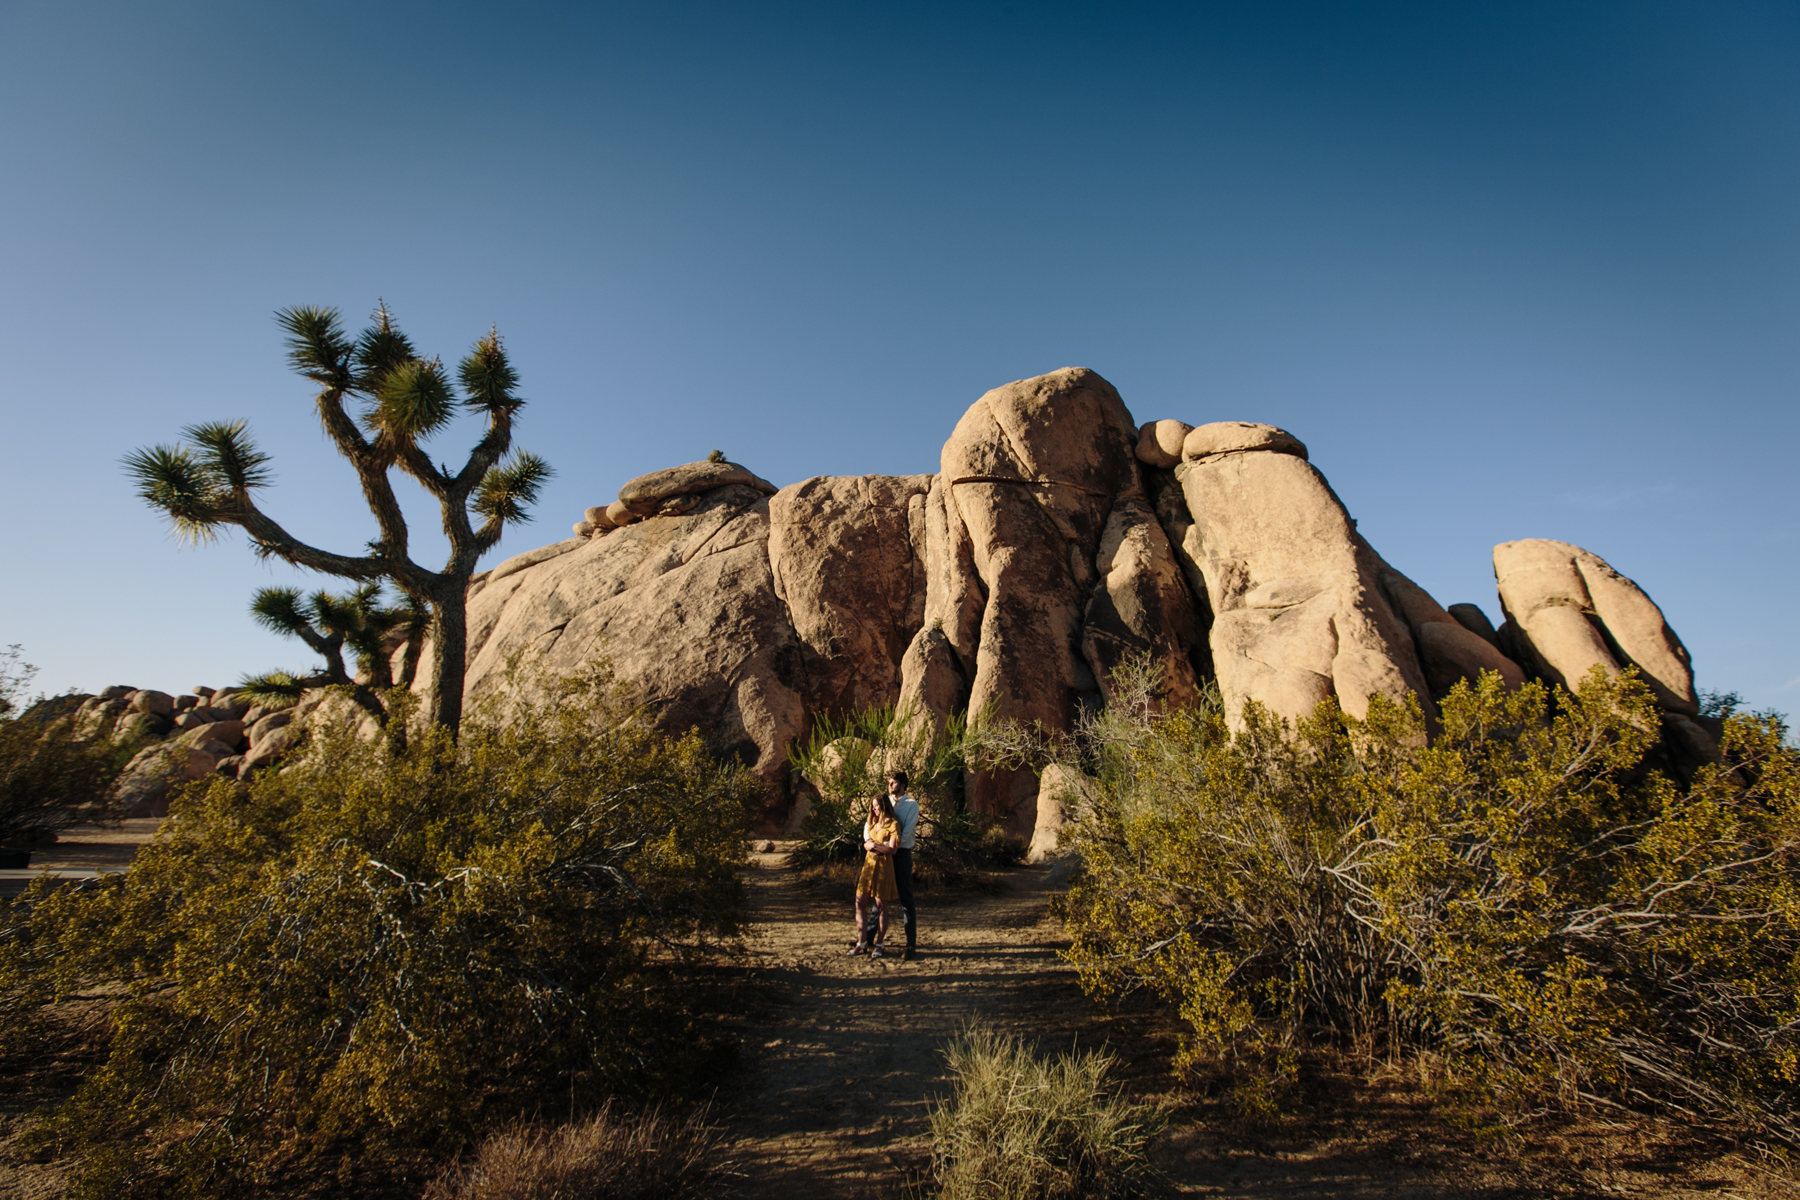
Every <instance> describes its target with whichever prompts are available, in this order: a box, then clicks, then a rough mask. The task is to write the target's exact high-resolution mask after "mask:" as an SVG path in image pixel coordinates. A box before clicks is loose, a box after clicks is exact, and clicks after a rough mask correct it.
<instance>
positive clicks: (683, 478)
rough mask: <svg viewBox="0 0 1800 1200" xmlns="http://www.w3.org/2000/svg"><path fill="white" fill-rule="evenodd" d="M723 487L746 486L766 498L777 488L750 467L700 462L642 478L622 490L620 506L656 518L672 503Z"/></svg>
mask: <svg viewBox="0 0 1800 1200" xmlns="http://www.w3.org/2000/svg"><path fill="white" fill-rule="evenodd" d="M724 487H745V488H749V489H751V490H752V491H757V492H761V493H762V494H763V495H765V496H773V495H774V494H775V485H774V484H772V483H770V482H769V481H768V480H766V479H764V478H763V477H762V476H760V475H758V474H756V473H755V472H754V471H752V470H750V468H748V467H742V466H739V465H738V464H737V463H731V462H697V463H687V464H686V465H684V466H679V467H667V468H665V469H663V470H661V471H652V472H650V473H649V474H648V475H639V476H638V477H637V478H636V479H633V480H632V481H630V482H629V483H627V484H626V485H625V486H624V487H622V488H620V489H619V503H620V504H623V505H624V506H625V507H626V508H627V509H629V510H630V511H631V512H632V513H634V514H636V515H637V516H640V517H652V516H656V515H658V514H660V513H662V511H663V510H664V509H665V508H666V507H667V506H668V504H669V502H670V501H673V500H677V499H679V498H681V497H685V496H697V495H702V494H704V493H706V492H714V491H717V490H718V489H720V488H724Z"/></svg>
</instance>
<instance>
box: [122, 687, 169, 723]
mask: <svg viewBox="0 0 1800 1200" xmlns="http://www.w3.org/2000/svg"><path fill="white" fill-rule="evenodd" d="M131 708H132V711H133V712H141V713H155V714H156V715H157V716H159V717H173V716H174V715H175V697H173V696H171V695H169V693H167V692H159V691H155V690H154V689H151V688H145V689H144V690H143V691H138V692H133V693H132V694H131Z"/></svg>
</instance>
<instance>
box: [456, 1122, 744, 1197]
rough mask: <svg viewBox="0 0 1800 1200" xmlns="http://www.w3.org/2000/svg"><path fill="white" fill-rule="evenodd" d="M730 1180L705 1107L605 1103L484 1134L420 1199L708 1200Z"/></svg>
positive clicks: (720, 1142) (729, 1167) (720, 1140)
mask: <svg viewBox="0 0 1800 1200" xmlns="http://www.w3.org/2000/svg"><path fill="white" fill-rule="evenodd" d="M735 1175H736V1169H735V1166H734V1164H733V1162H732V1160H731V1158H730V1156H729V1153H728V1151H727V1148H726V1146H725V1143H724V1139H723V1137H722V1136H721V1134H720V1131H719V1130H718V1129H717V1128H716V1127H715V1126H713V1125H710V1124H708V1122H707V1119H706V1113H705V1110H703V1109H702V1110H699V1111H695V1112H692V1113H689V1114H687V1115H685V1116H672V1115H669V1114H668V1113H665V1112H663V1111H662V1110H660V1109H656V1108H651V1109H648V1110H646V1111H644V1112H641V1113H638V1114H636V1115H627V1114H625V1113H623V1112H621V1111H619V1110H618V1109H616V1108H615V1106H614V1105H612V1104H611V1103H608V1104H605V1105H603V1106H602V1107H601V1108H600V1110H599V1111H598V1112H596V1113H594V1115H592V1116H591V1117H588V1118H587V1119H585V1120H579V1121H574V1122H571V1123H570V1124H566V1125H559V1126H546V1125H542V1124H517V1125H513V1126H510V1127H508V1128H506V1129H502V1130H500V1131H499V1132H497V1133H494V1134H491V1135H489V1136H488V1137H487V1138H486V1139H484V1140H483V1141H482V1143H481V1147H480V1149H479V1150H477V1151H476V1153H475V1155H474V1156H473V1157H472V1158H471V1159H470V1161H469V1162H468V1163H466V1164H464V1165H462V1166H459V1167H457V1168H455V1169H453V1170H451V1171H447V1172H445V1173H444V1174H443V1175H442V1176H440V1177H439V1178H438V1179H437V1180H436V1181H435V1182H434V1183H433V1184H432V1185H431V1186H430V1187H429V1188H427V1189H426V1191H425V1200H711V1197H714V1196H721V1195H725V1194H727V1193H728V1192H729V1190H730V1186H731V1181H732V1179H733V1177H734V1176H735Z"/></svg>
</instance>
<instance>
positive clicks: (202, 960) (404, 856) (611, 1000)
mask: <svg viewBox="0 0 1800 1200" xmlns="http://www.w3.org/2000/svg"><path fill="white" fill-rule="evenodd" d="M348 725H349V723H348V722H346V723H343V724H340V725H336V726H330V725H328V726H326V727H325V728H315V729H314V731H313V736H312V740H311V742H310V746H309V749H308V750H307V752H306V753H305V754H304V755H303V756H301V757H300V758H299V759H298V761H295V762H294V763H293V764H292V765H290V766H288V767H286V768H284V769H283V770H281V771H279V772H268V773H265V774H263V775H260V776H258V777H257V779H256V780H255V781H254V782H253V783H252V784H250V785H249V786H248V787H245V786H243V785H239V784H233V783H231V782H227V781H218V782H215V783H213V784H211V785H210V786H207V785H203V784H202V785H195V786H194V787H193V788H191V789H190V790H189V791H188V792H187V793H186V794H185V795H184V796H183V797H181V798H180V799H179V800H178V801H177V803H176V805H175V807H174V814H175V816H176V817H177V819H176V820H173V821H171V822H170V823H169V824H168V825H167V826H166V827H165V830H164V833H163V836H162V837H161V838H160V839H159V840H158V841H156V842H155V843H153V844H151V845H149V846H146V847H145V848H144V849H143V850H142V851H140V853H139V855H138V857H137V859H136V861H135V862H134V864H133V866H132V869H131V872H130V873H129V876H128V877H125V878H123V879H121V878H118V877H114V878H112V879H110V880H108V881H107V882H106V883H105V884H104V885H103V886H100V887H97V888H93V889H88V890H80V891H78V890H74V889H65V890H61V891H49V890H44V889H38V890H36V891H34V892H32V893H28V894H27V897H26V898H25V899H24V900H23V901H22V902H20V903H19V904H16V905H15V906H13V908H12V909H11V910H10V914H9V915H10V920H11V931H10V936H8V937H7V938H6V939H5V941H4V948H3V952H0V992H3V993H4V994H5V995H6V996H8V997H9V998H11V1000H12V1001H13V1003H14V1004H15V1006H17V1005H18V1004H20V1003H23V1002H25V1001H31V1002H44V1001H48V1000H50V999H53V998H55V997H56V996H59V995H64V994H68V993H69V992H71V991H72V990H74V989H76V988H82V987H92V986H94V985H95V984H96V983H108V982H110V983H112V984H115V985H119V986H122V987H123V988H124V989H125V990H126V995H125V999H124V1000H123V1001H122V1002H121V1003H120V1004H119V1006H118V1007H117V1009H116V1010H115V1012H114V1014H113V1019H112V1026H111V1033H110V1039H109V1044H108V1047H107V1055H106V1061H105V1063H104V1064H103V1065H102V1066H101V1067H99V1068H97V1069H96V1070H94V1071H93V1072H91V1073H90V1074H89V1075H88V1076H87V1077H86V1079H85V1080H84V1082H83V1084H82V1087H81V1089H80V1091H79V1092H78V1093H77V1094H76V1095H75V1096H74V1098H73V1099H71V1100H70V1101H69V1102H68V1103H67V1104H66V1105H64V1106H63V1108H62V1109H61V1110H60V1112H59V1113H58V1114H57V1116H56V1117H55V1119H54V1120H53V1121H52V1122H51V1123H50V1124H49V1126H48V1131H47V1133H46V1135H45V1136H46V1137H49V1138H52V1139H55V1140H57V1141H58V1142H59V1144H60V1148H61V1149H62V1150H63V1151H64V1152H65V1153H68V1152H73V1153H77V1154H80V1155H81V1156H83V1158H84V1160H85V1161H87V1162H88V1163H90V1165H91V1166H92V1169H91V1170H89V1171H88V1173H87V1175H86V1176H85V1179H86V1182H85V1183H84V1184H83V1185H82V1186H81V1187H78V1188H77V1193H76V1194H78V1195H81V1194H91V1195H99V1194H102V1193H105V1194H109V1195H127V1194H159V1193H160V1192H185V1193H189V1194H192V1193H203V1192H206V1191H208V1190H209V1189H212V1188H215V1187H217V1186H221V1181H228V1180H230V1179H232V1178H236V1179H238V1180H240V1181H245V1180H250V1179H253V1178H255V1177H256V1175H257V1172H259V1171H263V1170H272V1169H274V1167H275V1166H276V1165H277V1164H278V1163H279V1162H280V1161H281V1160H283V1159H287V1160H294V1159H298V1160H302V1162H303V1163H304V1162H306V1161H310V1162H315V1163H316V1162H318V1161H322V1159H323V1157H324V1156H327V1155H328V1154H329V1153H331V1152H332V1151H333V1147H337V1148H339V1149H342V1148H344V1147H361V1148H362V1149H361V1150H359V1151H358V1153H359V1154H360V1153H363V1152H366V1151H367V1150H369V1149H371V1148H378V1147H382V1146H388V1147H425V1148H432V1149H435V1150H436V1151H438V1152H442V1151H445V1150H455V1149H457V1148H458V1147H459V1146H460V1145H461V1144H463V1142H464V1141H465V1140H466V1139H467V1138H468V1137H469V1136H470V1135H471V1134H472V1132H473V1131H475V1130H476V1129H478V1128H479V1127H480V1125H481V1124H483V1123H484V1122H487V1121H491V1120H494V1119H499V1118H502V1117H504V1116H505V1115H506V1114H507V1113H508V1112H510V1111H516V1110H517V1108H518V1107H519V1106H521V1105H531V1106H535V1105H539V1104H541V1103H543V1097H544V1096H546V1095H548V1096H554V1097H566V1098H567V1099H568V1102H569V1103H570V1104H571V1105H582V1104H587V1105H592V1104H595V1103H598V1102H599V1101H600V1100H602V1099H603V1098H605V1097H606V1096H608V1095H612V1094H643V1095H658V1094H660V1095H674V1096H679V1095H681V1094H683V1092H684V1091H686V1090H687V1089H688V1088H689V1087H690V1086H694V1085H697V1084H698V1083H699V1081H698V1080H697V1078H696V1077H695V1075H694V1074H693V1073H692V1070H693V1068H694V1067H695V1066H696V1065H697V1063H698V1057H697V1056H698V1055H699V1054H700V1053H701V1048H702V1047H704V1046H705V1045H706V1042H707V1039H706V1037H705V1036H704V1034H703V1032H702V1031H701V1030H699V1029H698V1028H697V1027H695V1026H694V1024H693V1020H692V1018H691V1016H690V1015H689V1013H688V1010H687V1009H685V1008H684V1006H683V993H682V992H681V991H680V990H679V988H677V987H676V984H675V980H676V979H677V977H678V974H679V973H678V972H677V974H673V975H672V974H671V971H672V970H673V969H674V968H675V967H678V966H679V964H680V963H681V962H682V961H684V960H686V959H687V958H689V957H691V956H693V955H696V954H700V953H702V952H704V951H705V950H707V949H708V948H709V947H712V946H715V945H718V944H720V943H721V942H729V941H730V940H732V939H735V937H736V936H737V935H738V934H739V932H740V929H741V923H742V920H743V917H742V902H741V893H740V886H739V883H738V881H737V875H736V871H737V868H738V867H739V865H740V864H741V860H742V856H743V842H742V836H743V830H744V826H745V822H746V813H747V811H748V810H749V808H750V807H751V806H753V805H755V804H757V803H759V802H760V793H759V789H758V787H757V784H756V782H755V780H754V779H753V778H752V777H751V776H749V775H748V774H747V773H746V772H744V771H742V770H741V769H738V768H735V767H733V768H724V767H720V766H719V765H718V764H716V763H715V762H714V761H713V760H712V759H711V758H710V757H709V756H708V755H707V754H706V753H705V752H704V750H703V748H702V746H701V744H700V742H699V740H698V738H697V737H695V736H693V735H691V734H690V735H689V736H687V737H685V738H680V739H674V738H670V737H668V736H666V735H663V734H660V733H658V732H656V731H655V730H654V729H653V728H652V727H651V725H650V723H649V722H648V721H647V720H646V719H645V717H644V714H642V713H641V712H640V711H638V710H636V709H634V708H633V707H631V706H630V705H628V704H626V703H625V702H624V701H623V700H622V698H621V696H620V694H619V693H618V691H617V690H616V688H615V687H614V686H613V685H612V684H611V683H610V681H609V680H608V679H607V678H606V677H604V676H602V675H598V674H596V675H594V676H590V677H587V678H583V679H579V680H572V681H568V682H567V683H566V684H564V685H563V686H561V687H560V688H558V689H556V691H555V693H554V694H553V695H552V697H551V698H550V700H549V701H548V702H547V703H545V704H544V705H543V706H541V707H537V708H530V709H523V710H519V711H516V712H514V713H512V714H510V715H509V716H508V718H507V719H506V720H505V721H502V720H501V719H500V715H499V714H498V713H497V712H495V711H492V710H488V711H482V712H478V713H477V714H475V715H474V716H473V717H471V719H470V720H469V721H468V722H467V723H466V724H465V726H464V728H463V731H462V736H461V739H460V740H459V741H453V740H452V739H451V737H450V735H449V734H448V732H447V731H444V730H442V729H431V730H428V731H426V732H425V733H424V734H421V735H418V736H415V737H414V738H413V739H412V740H411V741H410V743H409V744H407V745H405V746H404V747H402V748H395V747H393V746H392V745H390V744H389V743H388V742H386V741H377V742H366V741H361V740H358V739H357V738H356V737H355V736H354V734H353V732H352V731H351V729H350V728H349V727H348ZM108 1162H111V1163H113V1164H114V1166H115V1167H117V1168H118V1169H117V1170H116V1171H115V1170H113V1169H112V1168H107V1169H105V1170H102V1167H103V1166H104V1164H106V1163H108ZM120 1164H123V1165H122V1166H121V1165H120ZM121 1180H124V1181H126V1182H123V1183H122V1182H120V1181H121ZM127 1184H128V1186H127Z"/></svg>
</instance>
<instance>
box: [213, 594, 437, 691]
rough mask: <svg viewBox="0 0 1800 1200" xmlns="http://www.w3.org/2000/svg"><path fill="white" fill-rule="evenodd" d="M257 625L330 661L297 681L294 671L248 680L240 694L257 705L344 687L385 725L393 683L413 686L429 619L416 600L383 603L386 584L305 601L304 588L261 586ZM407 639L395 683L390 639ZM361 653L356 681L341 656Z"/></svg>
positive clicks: (254, 606) (255, 605)
mask: <svg viewBox="0 0 1800 1200" xmlns="http://www.w3.org/2000/svg"><path fill="white" fill-rule="evenodd" d="M250 615H251V616H252V617H254V618H255V620H256V623H257V624H259V625H261V626H263V627H264V628H265V629H270V630H273V631H274V632H276V633H281V634H286V635H287V636H289V637H293V638H298V639H299V640H300V641H303V642H305V643H306V644H307V645H308V646H310V647H312V649H313V650H315V651H316V652H317V653H318V654H319V656H320V657H321V658H323V659H324V660H325V663H324V666H323V668H322V669H320V670H318V671H315V672H314V673H312V674H311V675H306V676H299V675H295V674H294V673H292V672H290V671H268V672H264V673H263V674H261V675H251V676H247V677H246V678H245V679H244V680H243V681H242V682H240V683H239V684H238V688H237V690H238V691H239V692H240V693H241V694H243V695H245V696H247V697H249V698H251V699H252V700H255V701H258V702H263V701H271V702H275V703H288V702H291V701H294V700H297V699H299V697H300V694H301V693H302V692H303V691H305V690H306V689H307V688H312V687H330V686H342V687H348V688H349V689H350V693H351V698H352V699H353V700H354V701H355V703H356V704H357V705H358V706H359V707H360V708H362V709H363V710H364V711H365V712H368V713H369V714H370V715H372V716H373V717H375V719H376V720H377V721H378V722H380V723H382V724H384V725H385V724H386V723H387V715H388V714H387V702H386V701H385V700H384V699H383V695H384V693H385V692H386V690H387V689H389V688H392V687H394V686H396V685H399V686H402V687H405V686H409V685H410V684H411V683H412V668H413V666H414V665H415V663H416V658H417V651H418V645H419V642H420V640H421V639H422V638H423V637H424V635H425V630H426V625H427V622H428V619H429V618H428V614H427V613H426V611H425V609H424V608H423V607H422V606H421V605H419V604H418V603H417V602H416V601H414V600H413V599H412V598H411V597H407V596H402V597H401V600H400V602H399V603H398V604H395V605H392V606H389V605H384V604H383V603H382V602H381V585H380V584H379V583H365V584H363V585H362V586H361V587H358V588H356V589H355V590H354V591H352V592H350V593H349V594H348V595H341V596H340V595H336V594H334V593H331V592H326V591H318V592H314V593H312V595H310V596H303V595H302V594H301V592H300V589H299V588H292V587H270V588H261V589H259V590H258V591H257V593H256V594H255V596H253V597H252V598H251V601H250ZM396 635H399V636H401V637H403V638H404V639H405V644H406V646H407V648H408V653H407V655H406V657H405V659H404V669H403V670H402V672H401V677H400V678H399V679H395V677H394V672H393V667H392V657H391V656H392V652H393V651H394V649H395V646H394V644H393V643H392V642H391V641H390V638H392V637H394V636H396ZM346 648H348V649H349V650H350V651H351V652H352V653H353V654H355V656H356V669H357V673H356V678H354V679H352V677H351V675H350V672H349V671H347V670H346V669H345V668H344V656H343V651H344V650H345V649H346Z"/></svg>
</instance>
